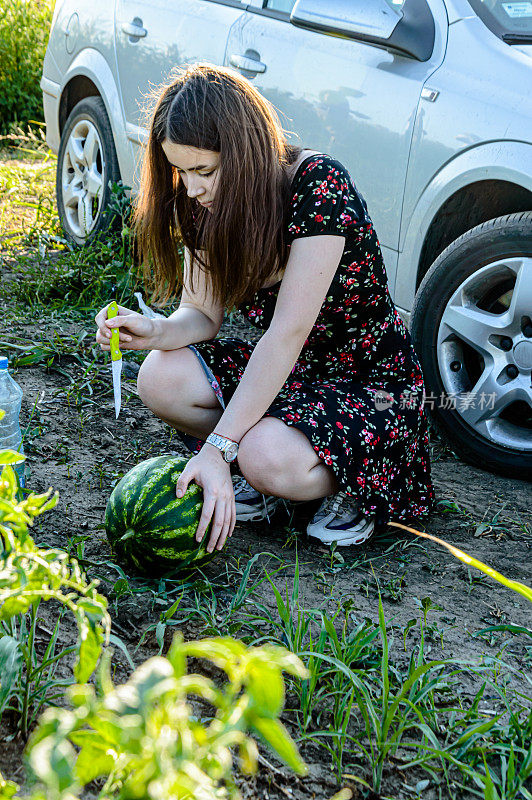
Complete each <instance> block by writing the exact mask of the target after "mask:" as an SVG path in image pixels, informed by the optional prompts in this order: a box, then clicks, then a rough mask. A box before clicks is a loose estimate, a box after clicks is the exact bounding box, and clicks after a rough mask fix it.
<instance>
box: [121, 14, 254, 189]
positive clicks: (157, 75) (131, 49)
mask: <svg viewBox="0 0 532 800" xmlns="http://www.w3.org/2000/svg"><path fill="white" fill-rule="evenodd" d="M246 5H247V3H243V2H239V0H218V2H216V1H215V0H117V2H116V8H115V42H116V59H117V69H118V75H119V82H120V90H121V98H122V106H123V114H124V120H125V126H126V132H127V136H128V138H129V139H130V140H131V141H132V142H133V143H134V145H136V148H135V149H136V150H137V154H136V161H138V160H139V157H140V151H141V145H142V143H143V141H144V140H145V138H146V131H145V130H144V129H143V126H142V122H143V120H142V109H143V106H144V105H145V104H146V95H147V94H148V93H149V91H150V88H151V87H153V86H157V85H158V84H160V83H161V82H163V81H164V80H166V78H167V76H168V73H169V72H170V71H171V70H172V68H173V67H176V66H179V65H183V64H190V63H193V62H195V61H209V62H211V63H213V64H220V65H222V64H223V63H224V56H225V49H226V43H227V36H228V33H229V31H230V30H231V29H232V28H234V26H238V23H239V21H241V22H243V21H244V19H245V17H244V14H243V12H244V10H245V8H246ZM137 172H138V170H137ZM135 179H136V180H138V174H136V175H135Z"/></svg>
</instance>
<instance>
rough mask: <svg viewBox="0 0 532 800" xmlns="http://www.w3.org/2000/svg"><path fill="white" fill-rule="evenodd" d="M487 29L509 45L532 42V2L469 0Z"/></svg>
mask: <svg viewBox="0 0 532 800" xmlns="http://www.w3.org/2000/svg"><path fill="white" fill-rule="evenodd" d="M469 4H470V5H471V6H472V7H473V10H474V11H475V13H476V14H477V15H478V16H479V17H480V19H481V20H482V21H483V22H484V24H485V25H487V27H488V28H489V29H490V30H491V31H493V33H495V34H496V35H497V36H498V37H499V38H500V39H503V40H504V41H505V42H508V44H519V43H520V42H529V41H530V42H532V0H517V2H513V0H469Z"/></svg>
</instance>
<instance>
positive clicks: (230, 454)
mask: <svg viewBox="0 0 532 800" xmlns="http://www.w3.org/2000/svg"><path fill="white" fill-rule="evenodd" d="M237 453H238V445H237V444H231V445H229V447H228V448H227V449H226V451H225V453H224V458H225V460H226V461H234V460H235V458H236V456H237Z"/></svg>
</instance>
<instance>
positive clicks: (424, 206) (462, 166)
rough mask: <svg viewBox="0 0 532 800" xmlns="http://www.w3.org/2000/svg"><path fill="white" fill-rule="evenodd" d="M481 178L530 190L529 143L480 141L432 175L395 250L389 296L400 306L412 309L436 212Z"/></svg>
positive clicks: (531, 149)
mask: <svg viewBox="0 0 532 800" xmlns="http://www.w3.org/2000/svg"><path fill="white" fill-rule="evenodd" d="M527 165H528V166H527ZM524 167H525V170H526V171H524V169H523V168H524ZM483 180H500V181H508V182H510V183H515V184H517V185H519V186H523V187H524V188H525V189H528V190H529V191H531V192H532V143H529V142H519V141H508V140H506V141H495V142H489V143H482V144H479V145H477V146H476V147H471V148H469V149H468V150H466V151H464V152H461V153H458V154H457V155H456V156H455V157H454V158H453V159H451V160H450V161H449V162H448V163H447V164H445V166H444V167H442V169H440V170H439V171H438V173H437V174H436V175H435V176H433V178H432V179H431V181H430V183H429V185H428V186H427V187H425V188H424V190H423V192H422V194H421V196H420V197H419V200H418V202H417V203H416V205H415V208H414V209H413V210H412V212H411V215H410V217H409V219H408V225H407V226H406V236H405V241H404V247H403V249H402V251H401V252H400V253H399V258H398V264H397V276H398V277H397V280H396V282H395V286H394V291H393V296H394V301H395V302H396V303H397V304H398V305H399V306H401V308H403V309H405V310H406V311H410V310H411V308H412V305H413V302H414V296H415V287H416V277H417V269H418V264H419V261H420V257H421V250H422V247H423V243H424V241H425V236H426V233H427V231H428V230H429V228H430V225H431V222H432V221H433V219H434V218H435V217H436V215H437V213H438V211H439V210H440V209H441V208H442V206H443V205H444V204H445V202H446V201H447V200H448V199H449V198H450V197H452V195H453V194H455V193H456V192H458V191H459V190H460V189H463V188H465V187H466V186H470V185H471V184H473V183H476V182H478V181H483Z"/></svg>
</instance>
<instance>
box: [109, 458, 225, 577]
mask: <svg viewBox="0 0 532 800" xmlns="http://www.w3.org/2000/svg"><path fill="white" fill-rule="evenodd" d="M186 465H187V459H186V458H182V457H181V456H157V457H156V458H149V459H147V460H146V461H141V462H140V464H137V466H136V467H133V469H132V470H130V471H129V472H128V473H127V475H124V477H123V478H122V480H121V481H120V482H119V483H118V484H117V485H116V486H115V488H114V489H113V492H112V494H111V497H110V498H109V502H108V503H107V508H106V511H105V530H106V532H107V538H108V539H109V543H110V545H111V547H112V549H113V551H114V552H115V553H116V555H117V556H118V557H119V558H121V559H122V560H123V561H124V562H126V563H127V564H128V565H130V566H132V567H134V568H135V569H136V570H137V571H138V572H141V573H144V574H145V575H154V576H155V575H162V574H164V573H166V572H170V571H173V570H177V569H179V570H182V569H185V568H188V569H190V568H192V567H200V566H201V565H203V564H205V563H206V562H207V561H210V559H211V558H213V557H214V552H213V553H207V552H206V549H205V547H206V543H207V541H208V535H209V530H210V525H209V528H208V529H207V532H206V534H205V536H204V537H203V541H202V542H201V543H198V542H196V540H195V538H194V536H195V533H196V530H197V528H198V523H199V519H200V515H201V509H202V505H203V490H202V489H201V487H200V486H198V485H197V484H196V483H193V482H192V483H190V484H189V486H188V489H187V491H186V493H185V496H184V497H179V498H178V497H176V494H175V486H176V483H177V479H178V478H179V476H180V475H181V473H182V472H183V470H184V468H185V467H186Z"/></svg>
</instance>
